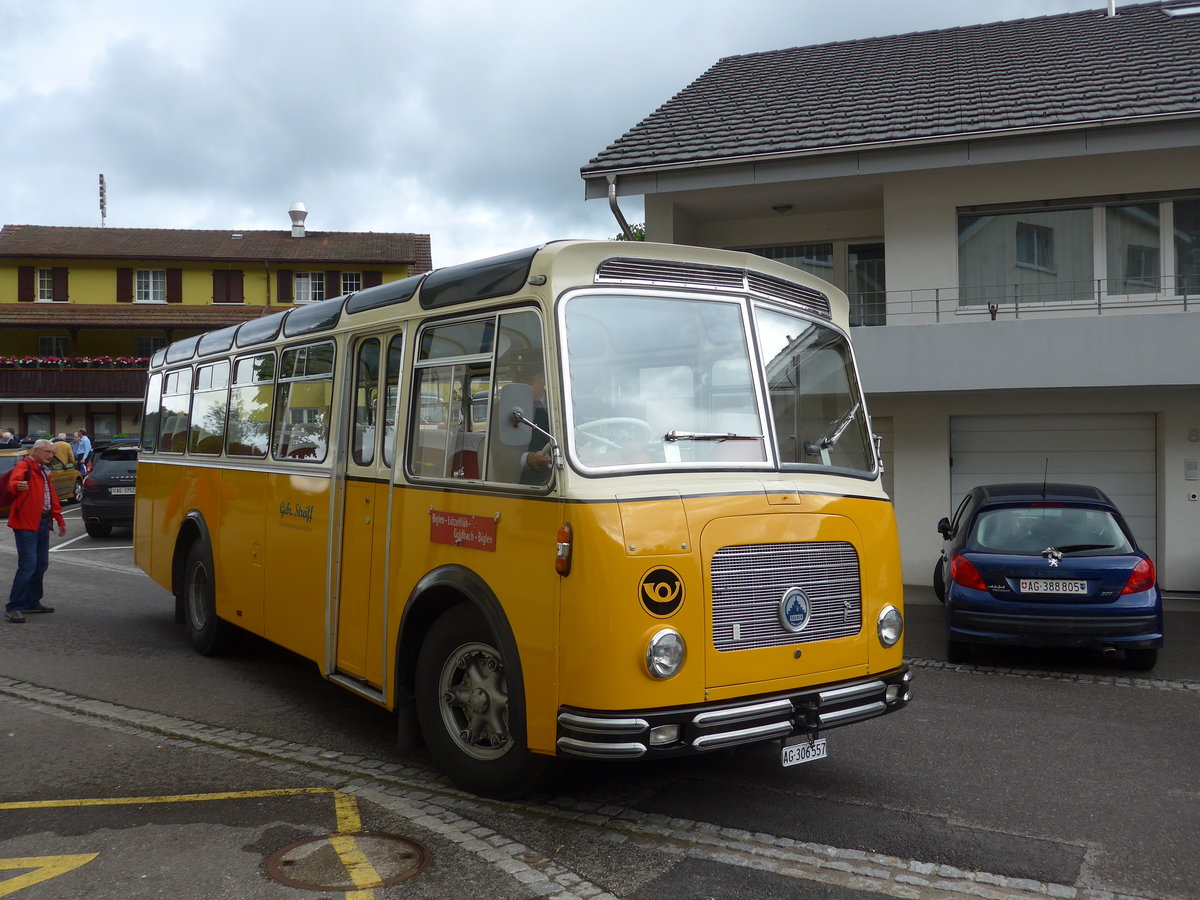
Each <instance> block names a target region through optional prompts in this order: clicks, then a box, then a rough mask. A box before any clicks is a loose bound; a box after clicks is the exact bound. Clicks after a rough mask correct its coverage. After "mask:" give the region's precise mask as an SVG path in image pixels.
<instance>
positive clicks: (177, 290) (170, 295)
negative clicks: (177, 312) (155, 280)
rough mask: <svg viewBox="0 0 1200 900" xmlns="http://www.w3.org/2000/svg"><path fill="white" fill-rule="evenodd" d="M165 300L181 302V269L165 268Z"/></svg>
mask: <svg viewBox="0 0 1200 900" xmlns="http://www.w3.org/2000/svg"><path fill="white" fill-rule="evenodd" d="M167 302H168V303H182V302H183V269H167Z"/></svg>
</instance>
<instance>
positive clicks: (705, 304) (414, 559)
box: [135, 241, 911, 797]
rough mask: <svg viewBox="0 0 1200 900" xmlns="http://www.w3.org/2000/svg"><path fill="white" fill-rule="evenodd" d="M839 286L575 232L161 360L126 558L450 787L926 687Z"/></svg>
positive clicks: (485, 785)
mask: <svg viewBox="0 0 1200 900" xmlns="http://www.w3.org/2000/svg"><path fill="white" fill-rule="evenodd" d="M848 334H849V331H848V321H847V300H846V297H845V295H844V294H842V293H841V292H839V291H838V290H837V289H836V288H833V287H832V286H830V285H828V284H825V283H824V282H821V281H819V280H818V279H816V278H814V277H812V276H809V275H807V274H805V273H804V272H801V271H799V270H797V269H794V268H791V267H789V266H785V265H783V264H779V263H775V262H772V261H770V260H766V259H763V258H760V257H758V256H754V255H750V254H744V253H737V252H730V251H719V250H709V249H700V248H691V247H681V246H673V245H659V244H650V243H637V242H625V243H617V242H583V241H563V242H557V243H549V244H546V245H544V246H540V247H536V248H532V249H528V250H523V251H520V252H516V253H512V254H508V255H505V256H500V257H495V258H491V259H486V260H482V261H480V262H476V263H470V264H464V265H458V266H452V267H448V268H444V269H439V270H437V271H434V272H432V273H429V274H426V275H421V276H414V277H412V278H408V279H405V280H402V281H397V282H391V283H387V284H383V285H380V286H377V287H372V288H368V289H366V290H363V291H359V292H357V293H353V294H349V295H346V296H342V297H337V298H331V299H327V300H324V301H321V302H316V303H312V304H308V305H303V306H296V307H295V308H292V309H290V310H287V311H285V312H280V313H276V314H274V315H270V316H265V317H263V318H260V319H256V320H253V321H250V322H246V323H244V324H242V325H240V326H237V327H233V328H226V329H222V330H219V331H213V332H209V333H208V334H205V335H201V336H199V337H193V338H188V339H185V340H181V341H178V342H176V343H174V344H171V345H170V346H168V347H166V348H165V349H163V350H160V351H159V352H158V353H156V354H155V356H154V358H153V359H152V362H151V369H150V377H149V382H148V390H147V397H146V405H145V411H144V415H143V432H142V453H141V457H140V464H139V468H140V473H139V475H138V492H137V510H136V525H135V548H136V549H135V554H136V559H137V563H138V565H139V566H140V567H141V568H143V569H144V570H145V571H146V572H147V573H149V574H150V576H151V577H153V578H154V580H155V581H157V582H158V583H159V584H161V585H163V586H164V587H165V588H168V589H169V590H171V591H172V592H173V593H174V595H175V598H176V616H177V618H178V619H179V620H180V622H181V623H185V624H186V625H187V627H188V628H189V629H190V632H191V637H192V641H193V643H194V645H195V647H196V648H197V649H198V650H199V651H200V652H201V653H206V654H216V653H222V652H226V651H227V650H229V649H230V647H231V646H232V644H233V643H234V642H235V641H236V639H237V637H238V635H239V633H240V630H245V631H249V632H253V633H254V634H256V635H260V636H262V637H264V638H266V639H267V640H269V641H272V642H274V643H276V644H279V645H281V646H283V647H286V648H288V649H290V650H292V651H294V652H296V653H298V654H300V655H302V656H304V657H306V658H308V659H311V660H313V661H314V662H315V663H316V664H317V665H318V666H319V667H320V670H321V672H322V673H323V674H324V675H325V677H327V678H329V679H330V680H333V681H336V682H337V683H339V684H341V685H343V686H344V687H346V688H347V689H349V690H351V691H354V692H355V693H357V694H360V695H362V696H363V697H366V698H368V699H370V700H372V701H374V702H375V703H378V704H381V705H383V706H385V707H387V708H389V709H393V710H395V711H396V712H397V721H398V726H397V727H398V742H399V745H400V746H401V747H406V748H407V747H412V746H415V744H416V741H417V739H418V735H419V736H420V737H421V738H423V740H424V742H425V744H426V745H427V747H428V748H429V751H430V754H431V756H432V758H433V759H434V760H435V761H436V762H437V763H438V764H439V765H440V766H442V767H443V769H444V770H445V771H446V772H447V773H448V774H449V775H450V777H451V778H452V779H453V780H454V781H455V782H457V783H458V784H459V785H461V786H462V787H464V788H467V789H469V790H471V791H475V792H478V793H481V794H487V795H492V796H500V797H507V796H516V795H519V794H521V793H523V792H527V791H528V790H530V789H532V788H534V787H536V786H538V785H542V784H544V783H545V782H546V780H547V779H548V777H549V776H550V774H551V773H552V772H553V771H554V769H555V767H556V765H557V763H558V762H559V761H560V760H567V759H572V758H583V759H638V758H642V759H654V758H665V757H671V756H678V755H684V754H695V753H705V752H710V751H714V750H719V749H722V748H726V747H731V746H736V745H739V744H746V743H751V742H761V741H775V742H778V744H779V746H780V761H781V765H793V764H796V763H801V762H808V761H810V760H813V759H819V758H821V757H823V756H825V755H827V754H828V752H829V749H828V744H827V742H826V738H825V737H824V735H825V733H826V732H827V731H828V730H829V729H831V728H834V727H836V726H841V725H846V724H849V723H852V722H858V721H861V720H864V719H868V718H872V717H875V716H880V715H884V714H886V713H890V712H894V711H896V710H898V709H900V708H901V707H903V706H904V705H906V704H907V703H908V702H909V700H910V699H911V691H910V679H911V673H910V672H909V669H908V668H907V667H906V666H905V664H904V661H903V639H902V636H903V624H904V620H903V599H902V591H901V575H900V558H899V549H898V543H897V535H896V527H895V520H894V516H893V511H892V505H891V502H890V500H889V499H888V497H887V495H886V494H885V493H884V491H883V488H882V486H881V478H880V475H881V471H880V462H879V460H880V456H879V448H878V442H877V440H873V438H872V434H871V426H870V418H869V417H868V415H867V410H866V406H865V404H864V401H863V395H862V392H861V389H860V387H859V384H858V378H857V374H856V369H855V363H854V357H853V353H852V350H851V346H850V340H849V337H848Z"/></svg>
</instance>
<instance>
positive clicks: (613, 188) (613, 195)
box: [605, 175, 633, 241]
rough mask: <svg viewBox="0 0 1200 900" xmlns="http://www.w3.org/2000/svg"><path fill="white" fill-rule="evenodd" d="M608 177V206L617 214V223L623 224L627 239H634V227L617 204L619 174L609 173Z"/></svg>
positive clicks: (622, 229)
mask: <svg viewBox="0 0 1200 900" xmlns="http://www.w3.org/2000/svg"><path fill="white" fill-rule="evenodd" d="M605 177H607V178H608V208H609V209H611V210H612V214H613V215H614V216H616V219H617V224H618V225H620V226H621V232H622V233H623V234H624V235H625V240H627V241H632V240H633V229H632V228H630V227H629V223H628V222H626V221H625V214H624V213H623V212H621V207H620V206H618V205H617V176H616V175H607V176H605Z"/></svg>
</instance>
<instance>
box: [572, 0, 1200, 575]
mask: <svg viewBox="0 0 1200 900" xmlns="http://www.w3.org/2000/svg"><path fill="white" fill-rule="evenodd" d="M1198 60H1200V0H1188V2H1179V0H1173V2H1164V3H1144V4H1136V5H1129V6H1121V7H1118V8H1115V9H1109V8H1102V9H1097V10H1092V11H1085V12H1076V13H1069V14H1065V15H1057V16H1046V17H1042V18H1036V19H1026V20H1021V21H1016V22H1002V23H996V24H989V25H980V26H973V27H967V28H956V29H948V30H944V31H936V32H928V33H921V34H908V35H900V36H894V37H883V38H871V39H865V40H859V41H850V42H842V43H835V44H826V45H821V46H813V47H800V48H794V49H789V50H779V51H773V52H766V53H759V54H752V55H747V56H739V57H730V58H727V59H723V60H720V61H718V62H717V63H716V64H715V65H714V66H713V67H712V68H711V69H709V71H707V72H706V73H704V74H703V75H702V76H701V77H700V78H698V79H697V80H696V81H694V82H693V83H692V84H691V85H689V86H687V87H686V88H685V89H684V90H683V91H681V92H680V93H679V94H678V95H676V96H675V97H673V98H672V99H670V100H669V101H667V102H666V103H665V104H664V105H663V106H662V107H660V108H659V109H658V110H657V111H656V112H655V113H653V114H652V115H651V116H649V117H648V118H646V119H645V120H644V121H642V122H641V123H639V124H638V125H636V126H634V127H633V128H632V129H630V130H629V131H628V132H627V133H626V134H625V135H623V136H622V137H620V138H619V139H618V140H617V141H615V142H614V143H613V144H612V145H610V146H609V147H608V148H607V149H605V150H604V151H603V152H601V153H600V154H599V155H598V156H597V157H596V158H595V159H593V160H592V161H591V162H590V163H589V164H588V165H586V166H584V167H583V170H582V174H583V177H584V179H585V184H586V191H587V196H588V197H605V196H609V197H610V199H612V200H613V201H614V202H617V203H619V200H620V197H622V196H630V195H644V198H645V207H646V237H647V239H648V240H655V241H670V242H675V243H688V244H698V245H701V246H711V247H726V248H735V249H748V250H753V251H755V252H759V253H762V254H764V255H768V256H771V257H774V258H778V259H783V260H785V261H788V262H791V263H792V264H794V265H796V266H798V267H800V268H803V269H805V270H807V271H811V272H814V273H817V274H819V275H821V276H822V277H824V278H826V279H828V280H830V281H832V282H834V283H835V284H837V285H839V286H840V287H842V288H843V289H845V290H846V291H847V292H848V293H849V294H850V296H851V298H852V303H853V310H854V316H855V319H854V321H855V324H856V325H858V327H856V328H854V329H853V331H854V335H853V336H854V340H855V344H856V348H857V354H858V362H859V366H860V370H861V373H862V378H863V383H864V387H865V388H866V390H867V393H868V398H869V402H870V404H871V412H872V415H873V417H874V426H875V431H876V432H877V433H879V434H882V435H883V436H884V438H885V446H886V448H887V450H886V452H885V457H886V462H887V465H888V468H889V471H888V474H887V476H886V477H887V479H888V487H889V490H891V492H892V496H893V498H894V500H895V504H896V513H897V517H898V519H899V522H900V533H901V543H902V549H903V559H904V566H905V581H906V582H908V583H912V584H928V583H929V581H930V576H931V573H932V569H933V564H934V561H935V559H936V558H937V555H938V552H939V549H940V546H941V543H940V540H941V539H940V537H939V536H938V534H937V532H936V530H935V525H936V523H937V521H938V519H939V518H940V517H941V516H944V515H949V514H951V513H952V512H953V509H954V507H955V505H956V504H957V502H958V500H959V498H961V497H962V495H963V493H964V491H965V490H966V489H967V488H969V487H970V486H972V485H975V484H981V483H986V482H992V481H1013V480H1040V479H1041V478H1042V477H1043V475H1048V476H1049V478H1050V480H1052V481H1059V482H1070V481H1078V482H1082V483H1090V484H1095V485H1097V486H1099V487H1101V488H1102V489H1104V490H1105V491H1107V492H1108V493H1109V494H1110V495H1111V496H1112V497H1113V498H1114V500H1116V502H1117V504H1118V505H1119V506H1120V507H1121V508H1122V510H1123V511H1124V512H1125V514H1126V516H1127V517H1128V518H1129V519H1130V522H1131V524H1132V526H1133V528H1134V530H1135V532H1136V533H1137V535H1138V537H1139V540H1140V542H1141V543H1142V544H1143V546H1144V548H1145V549H1146V550H1147V551H1148V552H1149V553H1150V554H1151V555H1152V556H1153V557H1154V559H1155V562H1156V564H1157V566H1158V573H1159V580H1160V583H1161V584H1162V586H1163V587H1164V589H1167V590H1171V591H1181V592H1195V591H1200V499H1197V498H1200V65H1198V64H1197V61H1198Z"/></svg>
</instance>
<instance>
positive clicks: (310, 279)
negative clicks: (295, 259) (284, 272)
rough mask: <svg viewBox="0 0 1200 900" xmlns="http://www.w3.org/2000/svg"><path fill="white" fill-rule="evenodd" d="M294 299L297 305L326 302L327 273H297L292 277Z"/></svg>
mask: <svg viewBox="0 0 1200 900" xmlns="http://www.w3.org/2000/svg"><path fill="white" fill-rule="evenodd" d="M318 295H320V296H318ZM292 297H293V300H294V302H296V303H319V302H321V301H322V300H324V299H325V273H324V272H297V273H296V274H295V275H294V276H293V277H292Z"/></svg>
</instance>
